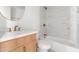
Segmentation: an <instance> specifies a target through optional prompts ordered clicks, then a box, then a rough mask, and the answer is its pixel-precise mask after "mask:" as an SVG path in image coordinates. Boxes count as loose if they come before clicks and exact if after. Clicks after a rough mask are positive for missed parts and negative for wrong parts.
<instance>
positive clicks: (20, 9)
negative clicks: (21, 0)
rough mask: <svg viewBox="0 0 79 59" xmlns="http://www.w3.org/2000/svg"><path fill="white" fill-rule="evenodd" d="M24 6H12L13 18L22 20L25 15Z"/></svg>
mask: <svg viewBox="0 0 79 59" xmlns="http://www.w3.org/2000/svg"><path fill="white" fill-rule="evenodd" d="M24 11H25V7H24V6H12V7H11V20H20V19H21V18H22V17H23V15H24Z"/></svg>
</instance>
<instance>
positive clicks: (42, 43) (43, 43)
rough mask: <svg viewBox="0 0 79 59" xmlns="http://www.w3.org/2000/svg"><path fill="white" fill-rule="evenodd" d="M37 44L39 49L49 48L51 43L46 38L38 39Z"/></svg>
mask: <svg viewBox="0 0 79 59" xmlns="http://www.w3.org/2000/svg"><path fill="white" fill-rule="evenodd" d="M38 46H39V48H41V49H49V48H51V44H50V42H49V41H48V40H39V42H38Z"/></svg>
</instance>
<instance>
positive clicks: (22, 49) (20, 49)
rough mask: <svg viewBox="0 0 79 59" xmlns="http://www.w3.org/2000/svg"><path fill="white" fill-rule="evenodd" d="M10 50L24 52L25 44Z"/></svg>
mask: <svg viewBox="0 0 79 59" xmlns="http://www.w3.org/2000/svg"><path fill="white" fill-rule="evenodd" d="M10 52H24V46H19V47H17V48H15V49H13V50H11V51H10Z"/></svg>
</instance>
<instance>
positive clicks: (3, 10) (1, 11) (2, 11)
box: [0, 6, 11, 19]
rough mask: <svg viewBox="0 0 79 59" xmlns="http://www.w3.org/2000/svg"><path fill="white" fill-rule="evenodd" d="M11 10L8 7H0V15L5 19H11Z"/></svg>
mask: <svg viewBox="0 0 79 59" xmlns="http://www.w3.org/2000/svg"><path fill="white" fill-rule="evenodd" d="M10 11H11V8H10V6H0V15H1V16H2V17H4V18H5V19H11V16H10V15H11V12H10Z"/></svg>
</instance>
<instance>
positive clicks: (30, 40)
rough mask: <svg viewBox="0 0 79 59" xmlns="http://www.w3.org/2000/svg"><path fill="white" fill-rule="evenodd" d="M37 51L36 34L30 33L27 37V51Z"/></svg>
mask: <svg viewBox="0 0 79 59" xmlns="http://www.w3.org/2000/svg"><path fill="white" fill-rule="evenodd" d="M35 51H36V35H35V34H33V35H29V36H26V37H25V52H35Z"/></svg>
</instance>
